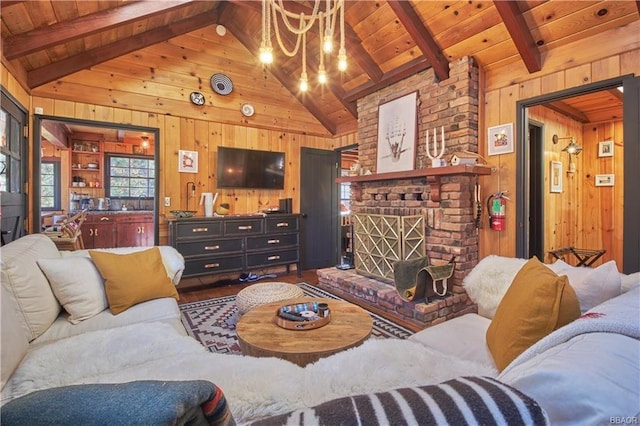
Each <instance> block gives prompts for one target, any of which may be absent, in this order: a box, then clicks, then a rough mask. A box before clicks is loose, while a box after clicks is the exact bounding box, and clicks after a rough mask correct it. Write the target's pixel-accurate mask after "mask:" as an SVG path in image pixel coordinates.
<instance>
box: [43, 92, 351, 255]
mask: <svg viewBox="0 0 640 426" xmlns="http://www.w3.org/2000/svg"><path fill="white" fill-rule="evenodd" d="M33 103H34V105H39V106H42V107H43V108H44V110H45V112H46V113H47V114H51V115H54V116H56V117H71V118H76V119H86V120H96V121H104V122H109V123H120V124H131V125H136V126H144V127H153V128H158V129H159V130H160V132H159V134H160V137H159V141H158V143H159V146H160V161H159V172H160V182H159V191H160V199H161V200H164V197H171V200H172V206H171V207H164V206H161V207H160V226H159V236H160V243H161V244H166V243H167V242H168V227H167V221H166V218H167V216H169V217H171V215H170V213H169V211H170V210H174V209H186V207H187V197H188V192H187V182H194V183H195V185H196V197H195V199H194V198H191V197H189V199H188V202H189V209H191V210H198V212H199V214H204V210H203V209H204V207H203V206H200V205H198V202H199V197H200V194H201V193H202V192H217V191H218V192H219V193H220V194H219V198H218V203H222V202H226V203H229V204H230V206H231V209H230V212H231V213H232V214H243V213H253V212H256V211H259V210H264V209H265V208H267V207H269V206H277V205H278V200H279V199H280V198H292V199H293V206H294V211H299V202H300V197H299V195H298V188H299V185H300V179H299V177H300V148H302V147H309V148H317V149H328V150H333V149H335V148H337V147H339V146H345V145H349V144H353V143H355V139H354V138H355V136H345V137H342V138H337V139H331V138H324V137H318V136H309V135H300V134H293V133H284V132H275V131H269V130H261V129H255V128H250V127H245V126H234V125H226V124H220V123H214V122H210V121H205V120H194V119H191V118H181V117H175V116H165V115H157V114H154V113H148V112H143V111H132V110H126V109H121V108H109V107H103V106H100V105H89V104H84V103H80V102H69V101H61V100H53V99H49V98H41V97H34V98H33ZM218 146H231V147H242V148H250V149H263V150H271V151H282V152H284V153H285V158H286V162H287V164H286V174H285V189H284V190H281V191H275V190H239V189H234V190H218V189H217V188H216V162H217V154H216V153H217V148H218ZM180 149H183V150H190V151H196V152H198V162H199V167H198V173H195V174H193V173H180V172H178V150H180Z"/></svg>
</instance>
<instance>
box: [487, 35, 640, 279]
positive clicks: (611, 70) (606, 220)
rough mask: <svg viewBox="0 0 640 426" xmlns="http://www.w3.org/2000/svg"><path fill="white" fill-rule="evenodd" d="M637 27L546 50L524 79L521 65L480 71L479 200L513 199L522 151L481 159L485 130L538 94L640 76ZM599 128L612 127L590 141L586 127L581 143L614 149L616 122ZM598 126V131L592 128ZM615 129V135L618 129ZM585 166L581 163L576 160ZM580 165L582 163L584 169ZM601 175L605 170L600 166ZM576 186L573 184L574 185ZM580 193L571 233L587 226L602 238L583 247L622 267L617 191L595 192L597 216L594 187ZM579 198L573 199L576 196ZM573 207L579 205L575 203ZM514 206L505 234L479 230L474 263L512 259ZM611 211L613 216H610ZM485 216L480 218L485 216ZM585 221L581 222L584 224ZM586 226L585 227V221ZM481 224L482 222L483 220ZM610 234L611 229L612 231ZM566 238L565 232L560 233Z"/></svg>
mask: <svg viewBox="0 0 640 426" xmlns="http://www.w3.org/2000/svg"><path fill="white" fill-rule="evenodd" d="M639 33H640V23H638V22H634V23H632V24H630V25H627V26H625V27H620V28H617V29H614V30H610V31H607V32H605V33H603V34H599V35H598V36H596V37H591V38H587V39H584V40H581V41H578V42H574V43H571V44H568V45H566V46H562V47H559V48H557V49H553V50H550V51H549V52H547V53H546V55H545V56H544V57H543V68H542V70H541V71H539V72H537V73H534V74H529V73H528V72H527V70H526V69H525V68H524V65H523V64H522V63H520V62H519V63H516V64H510V65H508V66H504V67H501V68H495V69H490V70H482V72H481V82H480V87H481V90H480V93H481V96H482V98H481V101H480V104H481V106H482V107H481V112H480V114H481V117H480V125H479V135H480V143H479V151H480V154H482V155H483V156H484V157H485V158H487V160H488V164H489V165H490V166H491V167H493V168H494V172H493V173H492V175H490V176H487V177H483V178H482V180H481V183H482V190H483V194H484V196H485V199H486V196H488V195H489V194H491V193H494V192H497V191H499V190H507V191H509V192H510V195H511V196H512V199H513V200H515V198H516V196H517V194H516V176H517V175H516V172H517V170H516V153H517V151H518V150H519V149H522V148H521V147H522V141H515V149H516V151H515V152H514V153H512V154H502V155H497V156H491V157H489V156H487V129H488V128H489V127H491V126H496V125H499V124H504V123H514V125H515V122H516V117H515V114H516V102H518V101H519V100H524V99H529V98H532V97H535V96H540V95H543V94H549V93H554V92H558V91H561V90H564V89H568V88H572V87H577V86H581V85H584V84H588V83H592V82H597V81H602V80H606V79H609V78H614V77H619V76H622V75H628V74H635V75H636V76H637V75H640V37H638V34H639ZM614 39H615V40H616V43H615V44H610V43H603V42H602V40H614ZM602 126H603V127H607V128H613V129H615V132H614V131H611V130H608V131H606V132H595V133H596V136H593V135H592V134H589V132H590V131H591V127H594V126H587V127H588V129H587V130H586V131H585V130H581V131H580V133H581V134H582V135H583V139H584V142H585V144H586V143H591V141H592V140H594V138H595V139H599V140H605V139H602V138H606V137H615V141H616V147H617V146H618V145H620V144H621V143H622V141H621V140H620V139H618V134H619V133H620V132H621V129H619V128H618V125H617V124H616V123H605V124H603V125H602ZM596 127H598V126H596ZM618 129H619V130H618ZM581 155H584V157H583V158H586V157H587V156H588V157H589V158H591V159H592V158H593V154H588V153H587V152H586V151H583V154H581ZM582 161H585V160H582ZM584 166H586V164H585V165H584ZM603 167H604V169H605V170H608V169H607V167H609V166H603ZM610 167H612V168H611V170H616V172H617V171H618V170H621V169H620V168H619V166H618V165H617V164H612V165H611V166H610ZM576 184H577V183H576ZM581 185H584V186H586V188H582V196H581V197H582V200H583V201H582V204H583V205H582V209H581V210H582V212H583V217H581V218H580V219H579V220H580V222H576V224H575V225H571V226H572V227H573V228H572V230H571V232H573V229H575V230H576V232H580V231H584V230H585V229H586V228H587V227H592V228H593V229H594V232H598V233H603V234H605V235H607V237H606V239H607V240H609V241H608V242H605V241H602V242H600V241H592V240H591V239H585V240H583V241H584V244H586V245H587V244H588V245H589V246H591V247H599V246H602V245H605V244H607V245H608V246H610V247H611V252H610V254H608V256H607V259H614V260H616V262H617V264H618V267H619V268H621V266H622V254H621V252H619V250H618V248H617V247H618V244H619V243H618V241H617V240H618V239H619V238H620V239H621V238H622V232H623V230H622V229H619V228H620V226H619V225H620V224H621V223H622V221H621V219H620V221H618V218H619V217H621V214H622V213H621V212H617V211H618V210H620V209H615V208H614V207H615V203H614V200H621V199H622V195H621V194H622V193H621V190H622V186H618V185H617V184H616V187H615V190H614V191H613V193H611V194H610V195H606V194H607V193H606V191H600V190H601V189H602V188H598V190H599V191H596V192H597V194H599V198H600V199H601V203H602V206H603V208H602V210H601V211H599V212H597V211H594V210H593V209H592V208H591V207H586V204H588V205H589V206H592V205H595V200H593V199H592V198H590V197H592V196H593V195H594V191H595V188H591V187H590V185H592V182H591V181H590V180H589V181H585V182H584V183H581ZM576 197H579V195H576ZM577 202H580V200H579V199H577ZM515 207H516V206H515V202H514V201H511V202H508V203H507V230H506V231H502V232H498V231H492V230H489V229H488V226H486V225H485V227H484V228H483V229H482V230H480V258H483V257H485V256H487V255H490V254H496V255H501V256H514V255H515V253H516V226H517V223H516V220H515V214H516V208H515ZM614 210H616V212H615V213H613V211H614ZM593 215H596V217H593ZM485 216H486V214H485ZM585 218H586V219H585ZM587 219H588V220H589V221H590V224H588V225H587V224H586V223H585V221H586V220H587ZM484 220H485V224H486V217H485V218H484ZM614 226H615V227H616V229H613V227H614ZM561 232H565V233H567V232H568V231H561Z"/></svg>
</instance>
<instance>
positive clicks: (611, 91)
mask: <svg viewBox="0 0 640 426" xmlns="http://www.w3.org/2000/svg"><path fill="white" fill-rule="evenodd" d="M608 92H609V94H610V95H611V96H613V97H614V98H616V99H617V100H619V101H620V102H624V95H623V94H622V92H621V91H619V90H618V89H617V88H616V89H609V90H608Z"/></svg>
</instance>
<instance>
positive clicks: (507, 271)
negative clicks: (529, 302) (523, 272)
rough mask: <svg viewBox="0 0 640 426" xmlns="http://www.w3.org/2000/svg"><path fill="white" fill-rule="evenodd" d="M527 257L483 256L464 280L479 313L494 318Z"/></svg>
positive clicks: (463, 282)
mask: <svg viewBox="0 0 640 426" xmlns="http://www.w3.org/2000/svg"><path fill="white" fill-rule="evenodd" d="M526 262H527V260H526V259H519V258H515V257H503V256H496V255H490V256H487V257H485V258H483V259H482V260H481V261H480V262H478V264H477V265H476V266H475V267H474V268H473V269H472V270H471V272H469V274H468V275H467V276H466V277H465V278H464V280H463V281H462V285H463V286H464V289H465V290H466V291H467V294H468V295H469V297H470V298H471V300H473V301H474V302H475V303H477V304H478V314H479V315H481V316H483V317H486V318H493V316H494V315H495V313H496V309H497V307H498V305H499V304H500V301H501V300H502V297H503V296H504V295H505V293H506V292H507V289H508V288H509V286H510V285H511V282H512V281H513V279H514V278H515V276H516V274H517V273H518V271H519V270H520V268H522V265H524V264H525V263H526Z"/></svg>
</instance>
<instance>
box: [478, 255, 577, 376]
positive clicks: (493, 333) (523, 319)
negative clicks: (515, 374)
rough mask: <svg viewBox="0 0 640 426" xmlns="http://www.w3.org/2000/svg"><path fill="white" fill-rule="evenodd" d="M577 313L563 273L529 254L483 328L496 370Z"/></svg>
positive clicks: (570, 319) (572, 295)
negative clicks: (485, 330)
mask: <svg viewBox="0 0 640 426" xmlns="http://www.w3.org/2000/svg"><path fill="white" fill-rule="evenodd" d="M579 316H580V304H579V303H578V298H577V296H576V293H575V291H573V288H571V286H570V285H569V281H568V280H567V277H566V276H564V275H563V276H561V277H559V276H558V275H556V274H555V272H553V271H552V270H551V269H549V268H547V267H546V266H544V265H543V264H542V263H540V261H539V260H538V259H537V258H535V257H532V258H531V259H530V260H528V261H527V263H525V264H524V266H523V267H522V268H521V269H520V271H518V273H517V274H516V276H515V277H514V279H513V282H512V283H511V286H509V289H508V290H507V292H506V293H505V295H504V297H503V298H502V300H501V301H500V304H499V305H498V308H497V309H496V314H495V316H494V317H493V320H492V321H491V324H490V325H489V328H488V329H487V336H486V337H487V346H488V347H489V351H490V352H491V355H492V356H493V360H494V362H495V363H496V367H497V368H498V370H500V371H502V370H503V369H504V368H505V367H506V366H507V365H509V363H511V361H513V360H514V359H515V358H516V357H517V356H518V355H520V354H521V353H522V352H524V351H525V350H526V349H528V348H529V347H530V346H531V345H533V344H534V343H536V342H537V341H538V340H540V339H542V338H543V337H544V336H546V335H547V334H549V333H551V332H552V331H554V330H556V329H558V328H560V327H562V326H564V325H566V324H568V323H570V322H571V321H573V320H575V319H577V318H578V317H579Z"/></svg>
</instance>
